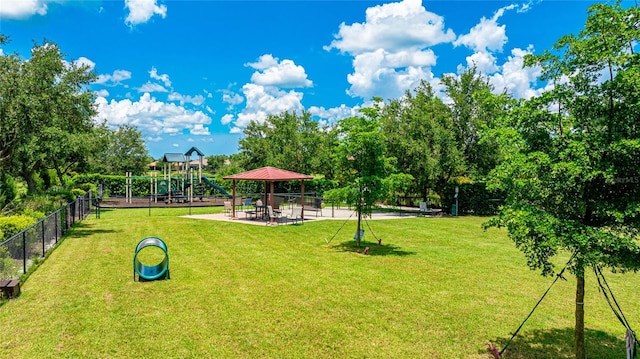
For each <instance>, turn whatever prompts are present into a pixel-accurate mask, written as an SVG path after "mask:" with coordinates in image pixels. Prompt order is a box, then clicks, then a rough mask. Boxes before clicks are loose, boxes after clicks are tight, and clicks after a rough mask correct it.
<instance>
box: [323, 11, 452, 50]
mask: <svg viewBox="0 0 640 359" xmlns="http://www.w3.org/2000/svg"><path fill="white" fill-rule="evenodd" d="M454 39H455V34H454V33H453V30H451V29H446V30H445V26H444V18H443V17H442V16H439V15H437V14H434V13H432V12H429V11H426V10H425V8H424V7H423V6H422V1H421V0H404V1H401V2H396V3H389V4H384V5H378V6H374V7H370V8H368V9H367V10H366V21H365V22H364V23H354V24H352V25H346V24H345V23H342V24H340V29H339V31H338V34H336V35H335V40H333V41H332V42H331V45H330V46H328V47H325V49H327V50H328V49H332V48H335V49H338V50H340V51H341V52H343V53H345V52H347V53H350V54H354V55H356V54H361V53H365V52H369V51H375V50H378V49H381V48H382V49H385V50H387V51H389V52H395V51H399V50H402V49H413V48H424V47H428V46H433V45H436V44H439V43H444V42H451V41H453V40H454Z"/></svg>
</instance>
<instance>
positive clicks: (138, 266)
mask: <svg viewBox="0 0 640 359" xmlns="http://www.w3.org/2000/svg"><path fill="white" fill-rule="evenodd" d="M153 247H155V248H160V249H161V250H162V252H163V253H164V258H163V259H162V261H160V262H159V263H157V264H155V265H146V264H143V263H142V262H141V261H140V260H139V259H138V254H139V253H140V252H141V251H142V250H143V249H145V248H153ZM136 274H137V275H138V281H139V282H142V281H153V280H159V279H169V252H168V251H167V245H166V244H165V243H164V241H163V240H162V239H160V238H158V237H146V238H144V239H142V240H141V241H140V242H138V245H137V246H136V252H135V254H134V255H133V280H134V281H135V280H136Z"/></svg>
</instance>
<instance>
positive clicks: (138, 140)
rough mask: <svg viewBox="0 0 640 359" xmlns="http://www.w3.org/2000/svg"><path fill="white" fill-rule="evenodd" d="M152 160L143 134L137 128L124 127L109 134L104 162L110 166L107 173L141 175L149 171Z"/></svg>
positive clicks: (110, 131)
mask: <svg viewBox="0 0 640 359" xmlns="http://www.w3.org/2000/svg"><path fill="white" fill-rule="evenodd" d="M151 160H152V159H151V158H150V157H149V153H148V152H147V148H146V147H145V145H144V139H143V138H142V133H141V132H140V131H139V130H138V129H137V128H135V127H132V126H129V125H124V126H120V127H119V128H118V129H116V130H109V131H108V132H107V147H106V148H105V152H104V154H103V161H104V162H105V163H106V164H107V165H108V168H107V171H108V172H107V173H109V174H119V175H122V174H124V173H125V172H131V173H133V174H134V175H141V174H143V173H145V172H146V171H147V169H148V165H149V163H150V162H151Z"/></svg>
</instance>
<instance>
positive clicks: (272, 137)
mask: <svg viewBox="0 0 640 359" xmlns="http://www.w3.org/2000/svg"><path fill="white" fill-rule="evenodd" d="M244 135H245V137H244V138H242V139H241V140H240V151H241V155H242V158H243V161H242V165H241V167H243V168H245V169H254V168H259V167H264V166H274V167H278V168H283V169H287V170H290V171H294V172H298V173H304V174H315V173H321V174H323V175H324V176H325V177H327V178H332V169H331V168H330V167H329V166H327V164H328V163H330V162H331V161H330V159H331V151H332V148H333V146H334V145H335V140H336V134H335V132H333V131H329V130H328V129H326V128H322V127H320V125H319V124H318V121H314V120H313V119H312V118H311V114H310V113H308V112H303V113H302V114H297V113H295V112H288V111H285V112H283V113H280V114H277V115H269V116H267V118H266V120H265V121H264V122H262V123H258V122H255V121H252V122H251V123H250V124H249V125H248V126H247V128H246V129H245V130H244Z"/></svg>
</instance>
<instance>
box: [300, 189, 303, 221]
mask: <svg viewBox="0 0 640 359" xmlns="http://www.w3.org/2000/svg"><path fill="white" fill-rule="evenodd" d="M300 205H301V206H302V209H301V210H300V217H302V223H304V180H300Z"/></svg>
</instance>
